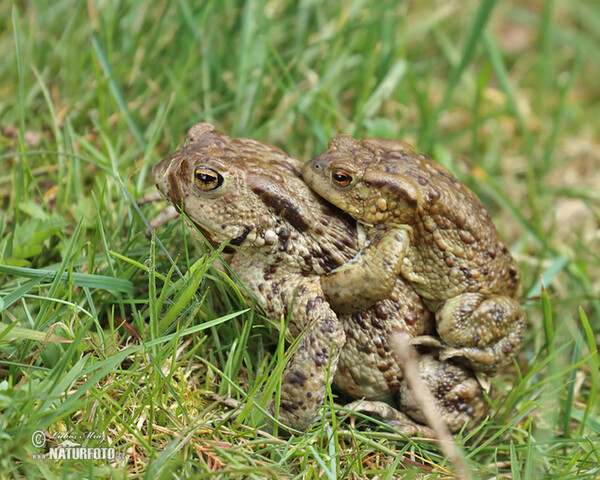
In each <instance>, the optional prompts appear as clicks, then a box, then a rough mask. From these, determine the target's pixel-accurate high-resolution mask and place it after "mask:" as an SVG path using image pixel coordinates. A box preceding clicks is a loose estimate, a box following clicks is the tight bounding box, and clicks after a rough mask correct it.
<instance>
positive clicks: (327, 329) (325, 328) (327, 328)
mask: <svg viewBox="0 0 600 480" xmlns="http://www.w3.org/2000/svg"><path fill="white" fill-rule="evenodd" d="M320 330H321V333H325V334H327V333H329V334H331V333H333V332H334V331H335V327H334V323H333V318H331V317H327V318H325V319H323V325H322V326H321V328H320Z"/></svg>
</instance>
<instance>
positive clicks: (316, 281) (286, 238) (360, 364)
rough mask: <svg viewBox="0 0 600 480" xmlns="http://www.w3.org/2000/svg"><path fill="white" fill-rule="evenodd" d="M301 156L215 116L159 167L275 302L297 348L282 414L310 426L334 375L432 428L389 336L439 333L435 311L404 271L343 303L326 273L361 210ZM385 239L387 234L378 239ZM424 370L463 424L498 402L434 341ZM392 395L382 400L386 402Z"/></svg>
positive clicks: (178, 201)
mask: <svg viewBox="0 0 600 480" xmlns="http://www.w3.org/2000/svg"><path fill="white" fill-rule="evenodd" d="M301 168H302V163H301V162H300V161H299V160H297V159H295V158H294V157H291V156H289V155H287V154H286V153H284V152H283V151H281V150H279V149H278V148H276V147H273V146H271V145H268V144H266V143H262V142H259V141H257V140H253V139H247V138H235V139H232V138H230V137H228V136H226V135H224V134H222V133H220V132H218V131H217V130H216V129H215V128H214V127H213V126H212V125H210V124H207V123H200V124H197V125H194V126H193V127H192V128H191V129H190V131H189V133H188V140H187V145H185V146H184V147H182V148H180V149H179V150H177V151H176V152H174V153H172V154H171V155H169V156H167V157H166V158H165V159H163V160H162V161H161V162H160V163H159V164H158V165H156V166H155V167H154V178H155V183H156V185H157V187H158V189H159V191H160V192H161V193H162V195H163V196H164V197H165V198H166V199H167V200H169V201H170V202H171V203H172V204H173V205H174V206H175V207H176V208H177V209H179V210H180V211H181V212H183V213H184V214H185V217H186V221H187V222H188V223H189V224H190V225H191V227H192V229H197V230H198V231H199V232H201V233H202V234H203V235H204V236H205V237H206V238H207V239H208V240H209V242H210V243H211V244H213V245H214V246H217V245H219V244H222V243H223V242H228V243H227V246H226V248H225V252H227V262H228V265H229V267H230V268H231V270H232V271H233V272H234V273H235V274H236V276H237V278H238V279H239V280H240V282H241V283H242V284H243V285H244V286H245V287H246V289H247V291H248V292H249V294H250V296H251V298H253V299H254V300H255V301H256V303H257V304H258V306H259V307H260V308H262V310H263V311H264V312H265V314H266V315H267V316H268V317H269V318H271V319H273V320H275V321H276V322H279V321H280V319H281V318H282V317H284V318H286V319H288V324H287V328H288V329H289V331H290V332H291V334H292V336H293V337H294V338H297V337H298V336H300V337H301V338H300V340H299V345H298V348H297V349H296V350H295V352H294V353H293V355H292V357H291V359H290V361H289V362H288V364H287V366H286V368H285V370H284V373H283V376H282V380H281V382H282V388H281V403H280V410H279V420H280V421H281V422H282V423H284V424H285V425H287V426H290V427H292V428H296V429H300V430H304V429H306V428H307V427H308V426H309V425H310V423H311V422H312V421H313V420H314V418H315V417H316V415H317V412H318V407H319V405H322V404H323V402H324V400H325V394H326V390H327V379H328V378H329V379H334V382H335V384H336V385H337V386H338V387H339V388H340V389H341V390H342V391H344V392H346V393H348V394H349V395H351V396H352V397H354V398H363V397H365V398H367V399H370V400H372V402H371V403H369V402H367V403H365V404H364V406H365V408H366V409H367V410H369V411H381V409H379V410H377V405H380V404H378V402H381V401H395V402H396V404H397V405H398V406H399V407H400V409H401V410H405V411H406V413H402V412H400V411H397V410H395V418H391V415H390V414H389V411H388V414H386V417H387V418H386V420H387V421H389V423H392V424H393V425H394V426H396V427H397V428H399V429H400V430H401V431H403V432H405V433H418V432H423V431H426V429H424V428H423V425H419V424H418V423H416V422H415V420H417V422H419V421H420V422H422V421H423V419H422V417H421V416H420V414H419V407H418V405H415V404H414V401H413V400H412V399H411V397H410V395H406V394H402V393H401V392H402V391H403V387H404V385H403V379H402V373H401V371H400V368H399V366H398V364H397V363H396V361H395V359H394V356H393V354H392V352H391V349H390V347H389V345H388V340H389V339H390V336H391V335H392V334H394V333H396V332H404V333H406V334H408V335H411V336H422V335H429V334H433V333H434V331H433V322H432V319H431V315H430V312H429V311H428V310H427V309H426V308H425V306H424V305H423V303H422V301H421V299H420V298H419V297H418V295H417V294H416V293H415V292H414V291H413V290H412V289H410V288H409V287H408V286H407V284H406V282H404V281H403V280H402V279H400V278H398V279H397V280H396V281H395V283H394V286H393V287H392V288H391V289H390V292H389V294H388V295H387V297H386V298H384V299H382V300H380V301H378V302H376V303H375V304H374V305H373V306H372V307H370V308H368V309H365V310H363V311H360V312H356V313H352V314H341V315H338V314H337V313H336V312H335V311H334V310H333V309H332V308H331V306H330V304H329V302H328V301H327V299H326V298H325V295H324V293H323V290H322V288H321V282H320V280H321V278H324V276H326V275H327V274H330V273H331V272H333V271H334V270H335V269H336V268H338V267H340V266H341V265H343V264H344V263H346V262H348V261H349V260H351V259H352V258H354V257H355V256H356V255H357V252H358V251H359V249H360V240H359V237H360V235H359V232H358V231H357V227H356V223H355V221H354V220H353V219H352V218H351V217H349V216H348V215H346V214H344V213H343V212H341V211H340V210H339V209H337V208H336V207H334V206H332V205H330V204H329V203H327V202H325V201H324V200H323V199H321V198H319V197H318V196H317V195H315V194H314V193H313V192H312V191H311V190H310V189H309V188H308V187H307V186H306V185H305V183H304V182H303V181H302V179H301V174H300V171H301ZM374 241H375V242H376V241H377V239H374ZM421 363H422V369H423V378H424V379H425V381H426V383H427V385H428V386H429V388H430V390H431V391H432V393H433V394H434V397H435V398H436V401H437V402H438V410H439V411H440V414H441V415H442V416H443V417H444V418H445V419H447V422H448V424H449V427H450V428H451V429H452V430H454V431H456V430H458V429H460V428H461V427H462V426H463V424H464V423H465V422H468V421H470V422H472V423H471V424H474V423H475V422H476V421H477V420H480V419H481V418H482V417H483V416H485V414H486V413H487V406H486V402H485V400H484V398H483V394H482V391H481V387H480V386H479V384H478V382H477V381H476V379H475V378H474V376H473V374H472V373H471V372H470V371H469V370H468V369H466V368H464V367H462V366H460V365H455V364H453V363H452V362H444V361H440V360H438V358H437V355H436V354H435V353H432V354H431V353H425V354H423V356H422V361H421ZM380 406H381V405H380Z"/></svg>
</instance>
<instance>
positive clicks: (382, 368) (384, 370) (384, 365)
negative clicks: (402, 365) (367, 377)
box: [377, 362, 390, 372]
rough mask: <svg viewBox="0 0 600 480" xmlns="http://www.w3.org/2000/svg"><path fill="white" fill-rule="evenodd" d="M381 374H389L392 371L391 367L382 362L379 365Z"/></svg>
mask: <svg viewBox="0 0 600 480" xmlns="http://www.w3.org/2000/svg"><path fill="white" fill-rule="evenodd" d="M377 368H378V369H379V371H380V372H387V371H388V370H389V369H390V365H389V364H388V363H387V362H382V363H380V364H379V365H377Z"/></svg>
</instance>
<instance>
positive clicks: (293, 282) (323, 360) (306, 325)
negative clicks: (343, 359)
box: [271, 275, 346, 430]
mask: <svg viewBox="0 0 600 480" xmlns="http://www.w3.org/2000/svg"><path fill="white" fill-rule="evenodd" d="M277 289H278V291H279V293H280V296H281V299H282V300H283V302H284V304H286V307H287V308H290V307H291V310H290V311H289V316H290V322H289V327H288V328H289V330H290V332H291V333H292V335H293V336H294V337H297V336H298V335H302V338H301V339H300V343H299V345H298V348H297V350H296V351H295V352H294V354H293V355H292V358H291V359H290V361H289V363H288V364H287V366H286V368H285V370H284V372H283V377H282V380H281V401H280V409H279V420H280V421H281V422H282V423H283V424H285V425H288V426H290V427H292V428H296V429H299V430H306V429H307V428H308V427H309V425H310V424H311V423H312V422H313V420H314V419H315V418H316V416H317V413H318V408H319V405H322V404H323V403H324V400H325V394H326V391H327V388H326V386H327V382H328V381H329V382H331V380H332V379H333V377H334V375H335V372H336V370H337V364H338V360H339V356H340V351H341V349H342V347H343V346H344V343H345V341H346V336H345V334H344V330H343V328H342V325H341V323H340V321H339V320H338V318H337V316H336V314H335V313H334V312H333V311H332V310H331V308H330V306H329V304H328V303H327V301H326V300H325V298H324V296H323V292H322V290H321V287H320V284H319V279H318V278H317V277H314V278H310V277H308V278H307V277H302V276H299V275H292V276H290V277H288V278H287V279H286V280H284V281H283V282H278V285H277ZM271 409H273V408H272V406H271Z"/></svg>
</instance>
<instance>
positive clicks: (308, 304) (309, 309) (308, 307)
mask: <svg viewBox="0 0 600 480" xmlns="http://www.w3.org/2000/svg"><path fill="white" fill-rule="evenodd" d="M324 301H325V299H324V298H323V297H320V296H318V297H315V298H313V299H312V300H309V301H308V302H306V313H307V314H309V313H310V312H312V311H313V309H314V308H315V307H316V306H317V305H319V304H321V303H323V302H324Z"/></svg>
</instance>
